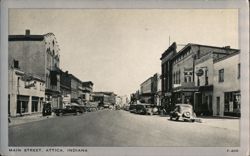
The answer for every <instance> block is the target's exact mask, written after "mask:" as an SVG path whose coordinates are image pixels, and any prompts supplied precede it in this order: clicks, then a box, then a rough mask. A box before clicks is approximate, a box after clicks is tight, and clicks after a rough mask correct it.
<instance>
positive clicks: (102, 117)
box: [9, 110, 239, 147]
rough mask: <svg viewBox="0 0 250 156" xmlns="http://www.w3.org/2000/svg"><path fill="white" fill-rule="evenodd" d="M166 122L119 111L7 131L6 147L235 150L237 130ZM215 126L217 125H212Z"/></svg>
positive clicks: (12, 128)
mask: <svg viewBox="0 0 250 156" xmlns="http://www.w3.org/2000/svg"><path fill="white" fill-rule="evenodd" d="M218 120H219V119H214V122H213V121H212V120H209V121H208V122H205V123H188V122H176V121H170V120H168V118H167V117H160V116H144V115H137V114H132V113H129V112H126V111H123V110H119V111H114V110H102V111H98V112H91V113H87V114H83V115H80V116H62V117H55V118H49V119H46V120H41V121H36V122H31V123H25V124H21V125H15V126H10V127H9V145H10V146H106V147H107V146H117V147H124V146H125V147H129V146H169V147H173V146H175V147H177V146H198V147H204V146H209V147H218V146H239V139H238V138H239V130H238V128H235V127H234V126H237V124H235V122H238V121H233V122H232V124H231V121H227V124H228V122H229V124H231V126H232V127H233V128H230V127H229V128H228V127H223V123H226V122H224V121H222V122H219V123H218ZM216 122H217V125H216V124H214V123H216Z"/></svg>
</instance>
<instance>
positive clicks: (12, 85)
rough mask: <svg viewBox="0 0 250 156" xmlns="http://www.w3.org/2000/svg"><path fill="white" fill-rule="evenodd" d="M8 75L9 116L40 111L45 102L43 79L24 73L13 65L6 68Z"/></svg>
mask: <svg viewBox="0 0 250 156" xmlns="http://www.w3.org/2000/svg"><path fill="white" fill-rule="evenodd" d="M16 67H18V66H16ZM8 76H9V82H8V113H9V116H11V117H15V116H23V115H30V114H37V113H42V110H43V103H44V102H45V81H44V80H42V79H41V78H40V77H39V76H37V75H34V74H33V75H31V74H26V73H25V72H23V71H22V70H20V69H18V68H15V67H10V68H9V69H8Z"/></svg>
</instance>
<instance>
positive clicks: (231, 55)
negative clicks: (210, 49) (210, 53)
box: [213, 51, 240, 64]
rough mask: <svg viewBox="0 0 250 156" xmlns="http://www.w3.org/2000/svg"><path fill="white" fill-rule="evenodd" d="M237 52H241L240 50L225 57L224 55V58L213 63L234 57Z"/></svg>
mask: <svg viewBox="0 0 250 156" xmlns="http://www.w3.org/2000/svg"><path fill="white" fill-rule="evenodd" d="M237 54H240V51H237V52H234V53H231V54H230V55H226V56H225V57H222V58H220V59H217V60H214V62H213V63H214V64H215V63H218V62H220V61H223V60H225V59H227V58H230V57H233V56H235V55H237Z"/></svg>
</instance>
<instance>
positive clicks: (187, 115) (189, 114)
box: [170, 104, 196, 122]
mask: <svg viewBox="0 0 250 156" xmlns="http://www.w3.org/2000/svg"><path fill="white" fill-rule="evenodd" d="M195 117H196V115H195V113H194V111H193V106H192V105H189V104H176V105H175V108H174V110H173V111H171V112H170V120H173V119H175V120H176V121H178V120H183V121H192V122H194V121H195Z"/></svg>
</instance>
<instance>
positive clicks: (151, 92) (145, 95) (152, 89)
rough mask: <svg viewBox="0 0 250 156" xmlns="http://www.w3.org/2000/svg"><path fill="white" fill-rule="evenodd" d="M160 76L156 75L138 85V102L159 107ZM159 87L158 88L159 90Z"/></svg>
mask: <svg viewBox="0 0 250 156" xmlns="http://www.w3.org/2000/svg"><path fill="white" fill-rule="evenodd" d="M160 84H161V80H160V74H158V73H156V74H154V75H153V76H152V77H150V78H148V79H147V80H146V81H144V82H143V83H142V84H141V85H140V101H141V102H142V103H150V104H155V105H160V98H161V97H160V95H161V87H160V86H161V85H160ZM159 87H160V88H159Z"/></svg>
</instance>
